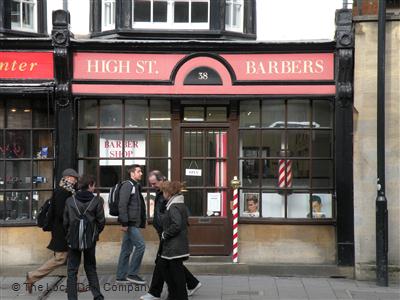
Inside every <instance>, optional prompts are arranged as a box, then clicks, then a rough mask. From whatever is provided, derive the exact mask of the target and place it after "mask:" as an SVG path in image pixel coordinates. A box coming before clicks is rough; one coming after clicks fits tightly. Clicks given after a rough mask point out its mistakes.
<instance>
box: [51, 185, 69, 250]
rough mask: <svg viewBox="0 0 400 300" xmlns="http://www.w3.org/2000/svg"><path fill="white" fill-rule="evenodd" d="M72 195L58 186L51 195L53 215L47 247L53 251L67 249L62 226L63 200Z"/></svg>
mask: <svg viewBox="0 0 400 300" xmlns="http://www.w3.org/2000/svg"><path fill="white" fill-rule="evenodd" d="M71 195H72V193H71V192H69V191H67V190H66V189H64V188H62V187H61V186H58V187H57V188H56V189H55V190H54V192H53V196H52V208H51V209H52V210H53V216H54V222H53V229H52V231H51V241H50V244H49V245H48V246H47V248H48V249H50V250H52V251H55V252H65V251H68V246H67V240H66V238H65V231H64V226H63V217H64V208H65V201H66V200H67V198H68V197H70V196H71Z"/></svg>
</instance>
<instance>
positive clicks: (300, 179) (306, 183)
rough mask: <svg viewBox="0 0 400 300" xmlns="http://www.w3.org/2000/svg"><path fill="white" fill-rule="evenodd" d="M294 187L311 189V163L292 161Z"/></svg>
mask: <svg viewBox="0 0 400 300" xmlns="http://www.w3.org/2000/svg"><path fill="white" fill-rule="evenodd" d="M292 176H293V181H292V187H293V188H309V187H310V161H308V160H292Z"/></svg>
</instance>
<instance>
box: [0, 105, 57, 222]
mask: <svg viewBox="0 0 400 300" xmlns="http://www.w3.org/2000/svg"><path fill="white" fill-rule="evenodd" d="M53 111H54V109H53V106H52V103H51V101H50V99H48V98H44V99H42V98H40V99H34V100H33V99H32V100H31V99H6V100H3V101H2V102H1V103H0V223H7V224H9V223H18V224H19V223H30V222H33V221H34V220H35V218H36V214H37V212H38V208H39V207H40V206H41V205H42V204H43V203H44V201H45V200H46V199H48V198H50V196H51V193H52V190H53V169H54V138H53V135H54V119H53V118H54V113H53Z"/></svg>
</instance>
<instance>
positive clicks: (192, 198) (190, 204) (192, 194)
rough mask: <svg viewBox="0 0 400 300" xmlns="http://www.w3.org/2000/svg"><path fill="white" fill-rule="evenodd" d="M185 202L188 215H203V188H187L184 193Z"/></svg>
mask: <svg viewBox="0 0 400 300" xmlns="http://www.w3.org/2000/svg"><path fill="white" fill-rule="evenodd" d="M184 197H185V204H186V206H187V208H188V210H189V216H192V217H195V216H202V215H203V206H204V204H203V190H188V191H187V192H186V193H184Z"/></svg>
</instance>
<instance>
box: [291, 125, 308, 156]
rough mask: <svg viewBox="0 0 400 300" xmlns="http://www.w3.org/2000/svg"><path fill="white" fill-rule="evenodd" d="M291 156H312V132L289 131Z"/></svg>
mask: <svg viewBox="0 0 400 300" xmlns="http://www.w3.org/2000/svg"><path fill="white" fill-rule="evenodd" d="M287 134H288V145H289V146H288V149H289V156H295V157H306V156H310V132H309V131H307V130H288V131H287Z"/></svg>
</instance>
